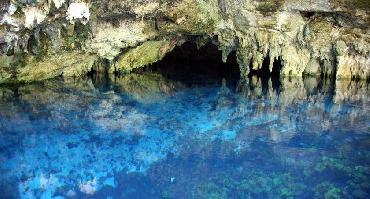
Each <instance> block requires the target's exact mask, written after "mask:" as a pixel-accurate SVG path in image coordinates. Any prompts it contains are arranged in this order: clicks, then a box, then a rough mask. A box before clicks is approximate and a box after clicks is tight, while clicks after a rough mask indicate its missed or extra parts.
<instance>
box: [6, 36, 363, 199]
mask: <svg viewBox="0 0 370 199" xmlns="http://www.w3.org/2000/svg"><path fill="white" fill-rule="evenodd" d="M275 62H276V63H274V69H273V72H272V73H270V72H269V70H266V68H264V67H262V69H261V71H252V72H251V75H250V76H249V77H248V79H247V80H242V79H240V77H239V68H238V64H237V61H236V58H235V54H234V53H231V54H230V55H229V57H228V60H227V62H226V63H223V62H222V61H221V53H220V52H219V51H217V47H216V46H213V45H211V44H208V45H206V46H204V47H201V48H200V49H199V50H198V49H196V46H195V45H194V44H191V43H185V44H184V45H183V46H182V47H177V48H176V49H175V50H174V51H173V52H172V53H170V54H169V55H167V56H166V57H165V58H164V59H163V60H162V61H161V62H159V63H156V64H152V65H151V66H148V67H146V68H143V69H140V70H136V71H134V72H133V73H130V74H124V75H120V76H110V75H104V74H98V73H95V74H91V75H90V76H89V77H85V78H76V79H72V80H71V79H62V78H56V79H52V80H47V81H42V82H38V83H32V84H23V85H10V86H1V87H0V163H1V164H0V173H1V174H0V198H212V199H213V198H215V199H216V198H217V199H218V198H369V197H370V195H369V194H370V115H369V113H370V111H369V109H370V101H369V96H368V83H367V82H366V81H350V80H331V79H330V78H327V79H323V78H315V77H304V78H289V77H284V78H283V77H279V76H278V75H277V74H278V71H279V64H280V63H279V60H275Z"/></svg>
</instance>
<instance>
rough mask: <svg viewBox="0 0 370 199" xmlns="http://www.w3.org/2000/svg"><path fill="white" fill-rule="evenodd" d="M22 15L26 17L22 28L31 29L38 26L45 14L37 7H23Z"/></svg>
mask: <svg viewBox="0 0 370 199" xmlns="http://www.w3.org/2000/svg"><path fill="white" fill-rule="evenodd" d="M22 11H23V12H24V15H25V16H26V19H25V22H24V26H25V27H26V28H28V29H31V28H32V27H33V26H34V25H37V24H40V23H41V22H43V21H44V20H45V18H46V14H47V13H45V12H44V11H43V10H41V9H40V8H37V7H25V8H22Z"/></svg>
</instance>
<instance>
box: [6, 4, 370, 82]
mask: <svg viewBox="0 0 370 199" xmlns="http://www.w3.org/2000/svg"><path fill="white" fill-rule="evenodd" d="M369 5H370V4H369V3H368V1H366V0H355V1H350V0H340V1H339V0H318V1H303V0H283V1H277V0H176V1H172V0H171V1H169V0H164V1H163V0H161V1H159V0H135V1H132V0H109V1H90V0H27V1H26V0H3V1H1V2H0V83H9V82H29V81H35V80H42V79H48V78H52V77H56V76H60V75H62V76H64V77H74V76H81V75H84V74H86V73H87V72H88V71H90V70H92V69H95V67H96V63H101V61H102V60H105V61H104V63H106V64H105V65H104V67H103V70H106V71H110V72H111V73H113V72H118V73H127V72H130V71H131V70H132V69H134V68H138V67H142V66H145V65H148V64H151V63H154V62H157V61H159V60H161V59H162V58H163V57H164V56H165V55H166V54H167V53H169V52H171V50H172V49H173V48H174V47H175V46H176V45H182V44H183V43H184V42H185V41H192V42H196V43H197V44H199V45H202V44H204V43H206V42H213V43H215V44H217V46H218V48H219V50H221V51H222V52H223V58H222V59H223V60H224V61H226V59H227V55H228V54H229V53H230V52H232V51H236V54H237V60H238V63H239V66H240V69H241V74H242V76H246V75H247V74H248V73H249V72H250V70H259V69H261V67H262V63H263V61H264V60H265V59H266V58H268V59H269V60H270V64H269V65H270V66H269V69H270V70H271V71H272V70H273V66H274V64H273V63H274V61H276V60H280V61H281V64H282V68H281V70H280V74H281V75H283V76H302V75H305V74H308V75H313V76H327V77H336V78H337V79H340V78H341V79H353V78H360V79H368V78H369V76H370V66H369V65H370V45H369V42H370V34H369V33H370V29H369V24H370V17H369V16H370V15H369V11H370V6H369ZM63 60H64V61H63ZM94 63H95V64H94Z"/></svg>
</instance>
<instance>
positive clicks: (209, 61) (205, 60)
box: [136, 42, 240, 86]
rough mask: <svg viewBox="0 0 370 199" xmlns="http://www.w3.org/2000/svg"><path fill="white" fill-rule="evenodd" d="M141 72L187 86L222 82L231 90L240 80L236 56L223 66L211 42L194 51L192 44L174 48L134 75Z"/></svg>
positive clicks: (186, 43)
mask: <svg viewBox="0 0 370 199" xmlns="http://www.w3.org/2000/svg"><path fill="white" fill-rule="evenodd" d="M140 71H151V72H156V73H160V74H162V75H164V76H165V77H166V78H168V79H170V80H174V81H180V82H182V83H184V84H186V85H189V86H191V85H203V84H210V83H220V82H222V81H225V80H226V82H227V84H228V85H231V86H232V85H236V84H237V82H238V81H239V80H240V69H239V65H238V63H237V61H236V53H235V52H231V53H230V54H229V55H228V58H227V61H226V63H224V62H223V61H222V52H221V51H220V50H219V49H218V47H217V46H216V45H215V44H212V43H210V42H209V43H207V44H205V45H203V46H202V47H200V48H197V45H196V44H195V43H194V42H185V43H184V44H182V45H181V46H177V47H175V48H174V50H173V51H172V52H170V53H168V54H167V55H166V56H165V57H164V58H163V59H162V60H161V61H159V62H157V63H154V64H152V65H150V66H147V67H145V68H143V69H140V70H139V71H136V72H140Z"/></svg>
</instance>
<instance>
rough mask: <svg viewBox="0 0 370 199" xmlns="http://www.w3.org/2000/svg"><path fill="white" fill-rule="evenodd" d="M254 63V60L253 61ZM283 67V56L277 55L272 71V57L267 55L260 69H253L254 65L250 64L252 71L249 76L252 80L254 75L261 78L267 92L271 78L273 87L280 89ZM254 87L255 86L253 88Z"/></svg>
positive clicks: (264, 90)
mask: <svg viewBox="0 0 370 199" xmlns="http://www.w3.org/2000/svg"><path fill="white" fill-rule="evenodd" d="M251 64H252V62H251ZM282 67H283V64H282V60H281V57H277V58H275V59H274V61H273V64H272V70H271V71H270V57H269V56H266V57H265V58H264V60H263V62H262V66H261V68H260V69H258V70H253V69H252V65H250V66H249V68H250V72H249V75H248V78H249V79H250V80H251V78H252V77H254V76H256V77H258V78H260V79H261V83H262V90H263V92H264V93H267V90H268V87H269V85H268V83H269V80H271V83H272V85H271V86H272V88H273V90H275V91H277V92H278V91H279V90H280V85H281V83H280V71H281V68H282ZM251 89H253V88H251Z"/></svg>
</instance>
